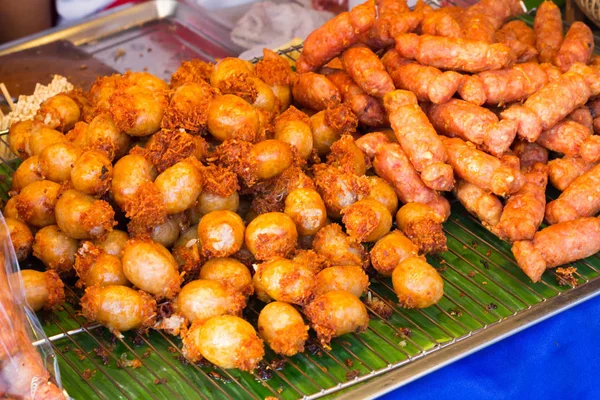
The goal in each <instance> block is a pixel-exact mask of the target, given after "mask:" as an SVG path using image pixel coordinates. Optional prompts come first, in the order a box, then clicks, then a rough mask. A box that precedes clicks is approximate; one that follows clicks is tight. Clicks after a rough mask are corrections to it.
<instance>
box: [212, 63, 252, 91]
mask: <svg viewBox="0 0 600 400" xmlns="http://www.w3.org/2000/svg"><path fill="white" fill-rule="evenodd" d="M253 69H254V65H252V64H251V63H249V62H248V61H245V60H240V59H239V58H235V57H225V58H223V59H222V60H219V62H218V63H216V64H215V66H214V67H213V69H212V71H211V73H210V84H211V86H212V87H216V88H217V87H219V86H220V85H221V83H222V82H223V81H225V80H228V79H230V78H232V77H233V78H239V77H242V76H247V75H252V74H253Z"/></svg>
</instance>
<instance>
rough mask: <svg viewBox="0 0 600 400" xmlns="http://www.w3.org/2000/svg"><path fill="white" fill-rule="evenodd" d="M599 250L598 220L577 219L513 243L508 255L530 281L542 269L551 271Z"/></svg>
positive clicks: (599, 221)
mask: <svg viewBox="0 0 600 400" xmlns="http://www.w3.org/2000/svg"><path fill="white" fill-rule="evenodd" d="M598 251H600V220H598V218H580V219H576V220H573V221H567V222H561V223H558V224H556V225H552V226H549V227H547V228H545V229H542V230H541V231H539V232H538V233H536V234H535V236H534V237H533V240H531V241H528V240H524V241H519V242H515V243H514V244H513V246H512V253H513V255H514V256H515V259H516V260H517V264H518V265H519V267H520V268H521V269H522V270H523V272H524V273H525V275H527V276H528V277H529V278H530V279H531V280H532V281H533V282H539V280H540V279H541V277H542V274H543V273H544V271H545V270H546V268H554V267H557V266H559V265H563V264H567V263H570V262H573V261H576V260H580V259H582V258H586V257H589V256H591V255H592V254H594V253H597V252H598Z"/></svg>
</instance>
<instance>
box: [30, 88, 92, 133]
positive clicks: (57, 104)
mask: <svg viewBox="0 0 600 400" xmlns="http://www.w3.org/2000/svg"><path fill="white" fill-rule="evenodd" d="M80 118H81V109H80V108H79V105H78V104H77V102H76V101H75V100H73V99H72V98H71V97H69V96H67V95H66V94H64V93H60V94H57V95H55V96H52V97H50V98H49V99H47V100H46V101H44V102H43V103H42V104H40V108H39V110H38V111H37V114H36V115H35V119H36V120H37V121H40V122H43V123H44V124H46V125H48V126H49V127H51V128H56V129H58V130H59V131H61V132H67V131H68V130H70V129H71V128H72V127H73V125H75V122H77V121H79V119H80Z"/></svg>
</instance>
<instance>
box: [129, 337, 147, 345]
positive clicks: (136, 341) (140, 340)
mask: <svg viewBox="0 0 600 400" xmlns="http://www.w3.org/2000/svg"><path fill="white" fill-rule="evenodd" d="M131 342H132V343H133V345H134V346H136V347H137V346H141V345H143V344H144V338H142V337H141V336H140V335H136V336H134V338H133V339H131Z"/></svg>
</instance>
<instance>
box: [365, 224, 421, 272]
mask: <svg viewBox="0 0 600 400" xmlns="http://www.w3.org/2000/svg"><path fill="white" fill-rule="evenodd" d="M418 254H419V248H418V247H417V246H416V245H415V244H414V243H413V242H412V241H411V240H410V239H409V238H407V237H406V236H404V234H403V233H402V232H400V231H393V232H390V233H389V234H387V235H385V236H384V237H382V238H381V239H379V240H378V241H377V243H375V246H373V248H372V249H371V253H370V255H371V264H372V265H373V268H375V270H376V271H377V272H379V273H380V274H381V275H383V276H392V272H394V269H395V268H396V267H397V266H398V264H400V263H401V262H402V261H404V260H405V259H407V258H408V257H415V256H417V255H418Z"/></svg>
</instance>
